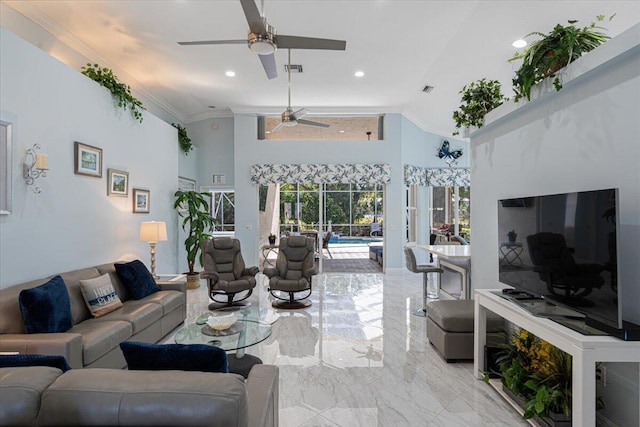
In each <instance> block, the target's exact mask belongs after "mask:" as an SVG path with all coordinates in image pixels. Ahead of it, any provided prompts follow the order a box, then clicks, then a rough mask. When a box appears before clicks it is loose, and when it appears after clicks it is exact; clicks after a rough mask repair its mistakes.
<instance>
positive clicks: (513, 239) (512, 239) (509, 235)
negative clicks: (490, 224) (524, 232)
mask: <svg viewBox="0 0 640 427" xmlns="http://www.w3.org/2000/svg"><path fill="white" fill-rule="evenodd" d="M517 238H518V235H517V234H516V230H511V231H510V232H508V233H507V239H509V243H515V242H516V239H517Z"/></svg>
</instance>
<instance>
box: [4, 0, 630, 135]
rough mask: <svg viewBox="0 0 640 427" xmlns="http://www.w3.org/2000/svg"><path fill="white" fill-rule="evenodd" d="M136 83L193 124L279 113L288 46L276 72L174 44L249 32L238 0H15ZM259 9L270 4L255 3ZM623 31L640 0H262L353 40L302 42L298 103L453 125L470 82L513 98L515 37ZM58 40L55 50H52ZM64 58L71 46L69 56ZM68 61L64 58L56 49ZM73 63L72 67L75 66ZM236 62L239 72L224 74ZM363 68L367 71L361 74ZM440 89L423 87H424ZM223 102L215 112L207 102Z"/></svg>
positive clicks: (279, 14)
mask: <svg viewBox="0 0 640 427" xmlns="http://www.w3.org/2000/svg"><path fill="white" fill-rule="evenodd" d="M5 4H7V5H9V6H10V7H12V8H13V9H15V10H16V11H18V12H19V13H21V14H23V15H25V16H27V17H28V18H29V19H31V20H33V21H34V22H36V23H38V24H39V25H41V26H43V27H44V28H45V29H46V30H47V31H49V32H50V33H52V34H54V36H56V37H57V38H58V39H60V40H61V41H62V42H63V43H65V44H67V45H70V46H72V47H74V48H75V49H77V50H79V51H81V52H82V54H83V55H84V56H85V57H87V58H89V59H90V60H91V61H92V62H99V63H100V64H101V65H103V66H109V67H111V68H113V69H114V70H115V71H116V74H117V75H118V76H119V77H120V79H121V80H123V81H125V82H126V83H128V84H130V85H131V87H132V89H133V90H134V91H135V92H137V93H140V94H142V95H144V96H145V97H147V98H149V99H152V100H154V101H155V102H156V103H157V104H158V105H160V106H162V107H163V108H164V109H165V110H166V111H167V112H169V113H170V114H172V115H173V116H175V117H176V118H177V119H179V120H181V121H183V122H185V123H188V122H192V121H195V120H199V119H202V118H206V117H209V116H214V115H215V114H216V112H218V114H219V112H220V111H223V112H224V111H227V112H228V111H229V109H231V110H232V111H233V112H236V113H280V112H282V111H283V110H284V107H285V106H286V105H287V76H286V73H285V72H284V64H285V63H286V57H287V51H286V50H279V51H277V52H276V61H277V63H278V77H277V78H276V79H273V80H268V79H267V77H266V76H265V74H264V71H263V69H262V67H261V65H260V61H259V59H258V57H257V56H256V55H255V54H253V53H252V52H251V51H250V50H249V49H248V48H247V47H245V46H243V45H215V46H179V45H178V44H176V42H177V41H191V40H212V39H242V38H246V35H247V22H246V19H245V17H244V14H243V11H242V8H241V6H240V2H239V1H238V0H214V1H204V0H199V1H196V0H146V1H140V0H138V1H97V0H92V1H86V0H85V1H80V0H74V1H57V0H47V1H33V0H32V1H29V2H24V1H6V2H5ZM258 8H261V5H260V2H258ZM614 13H617V15H616V17H615V18H614V19H613V20H612V21H610V22H608V21H607V22H605V23H604V24H603V26H605V27H606V28H608V30H609V31H608V34H609V35H611V36H616V35H617V34H619V33H621V32H622V31H624V30H626V29H627V28H629V27H631V26H632V25H634V24H636V23H638V22H639V20H640V2H638V1H552V0H548V1H547V0H540V1H420V0H412V1H405V0H297V1H285V0H264V14H265V15H266V17H267V20H268V22H269V24H271V25H273V26H274V27H275V28H276V29H277V31H278V33H280V34H287V35H297V36H308V37H320V38H331V39H342V40H346V42H347V48H346V51H322V50H293V51H292V63H294V64H302V65H303V67H304V73H303V74H293V75H292V100H291V102H292V105H293V107H294V109H296V107H303V106H304V107H307V108H308V109H309V110H310V111H311V112H312V113H334V114H335V113H385V112H400V113H403V114H405V115H406V116H407V117H409V118H410V119H411V120H413V121H414V122H415V123H417V124H418V125H420V126H421V127H422V128H424V129H426V130H429V131H432V132H439V133H444V134H449V133H450V132H452V131H453V129H454V122H453V120H452V118H451V115H452V112H453V110H455V109H456V108H457V105H458V103H459V95H458V91H459V90H460V89H461V88H462V86H463V85H465V84H467V83H469V82H471V81H473V80H477V79H480V78H483V77H487V78H489V79H497V80H499V81H500V82H501V83H502V85H503V88H504V92H505V93H506V94H507V95H508V96H511V95H512V91H511V75H512V73H513V69H514V65H512V64H510V63H507V60H508V59H509V58H510V57H511V56H512V55H513V53H514V51H515V50H516V49H514V48H513V47H512V46H511V43H512V42H513V41H514V40H516V39H518V38H521V37H523V36H524V35H526V34H527V33H529V32H531V31H541V32H548V31H550V30H551V29H552V27H553V26H554V25H555V24H556V23H566V21H567V20H568V19H577V20H579V21H580V22H579V24H582V25H587V24H588V23H589V22H591V21H592V20H593V18H594V17H595V16H596V15H598V14H603V15H606V16H607V17H608V16H609V15H612V14H614ZM53 50H54V48H53V47H52V48H51V49H49V51H50V52H51V53H52V54H54V56H55V52H53ZM61 56H63V55H61ZM59 59H61V60H63V61H65V58H63V57H61V58H59ZM70 65H71V64H70ZM227 70H233V71H235V72H236V77H234V78H229V77H226V76H225V71H227ZM356 70H362V71H364V72H365V73H366V74H365V76H364V77H363V78H356V77H354V72H355V71H356ZM427 84H428V85H431V86H434V87H435V89H434V90H433V91H432V92H431V93H429V94H426V93H423V92H422V88H423V87H424V86H425V85H427ZM209 105H215V106H216V109H215V110H212V109H210V108H209V107H208V106H209Z"/></svg>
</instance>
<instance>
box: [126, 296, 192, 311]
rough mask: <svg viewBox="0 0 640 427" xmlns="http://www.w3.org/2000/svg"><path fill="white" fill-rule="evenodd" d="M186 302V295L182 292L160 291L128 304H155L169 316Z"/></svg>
mask: <svg viewBox="0 0 640 427" xmlns="http://www.w3.org/2000/svg"><path fill="white" fill-rule="evenodd" d="M183 301H184V295H183V293H182V292H180V291H160V292H154V293H152V294H151V295H148V296H146V297H144V298H143V299H141V300H138V301H135V300H131V301H127V304H131V305H137V304H147V303H155V304H159V305H160V306H162V314H163V315H165V316H166V315H167V314H169V313H171V312H172V311H173V310H175V309H176V308H179V307H181V306H182V304H183Z"/></svg>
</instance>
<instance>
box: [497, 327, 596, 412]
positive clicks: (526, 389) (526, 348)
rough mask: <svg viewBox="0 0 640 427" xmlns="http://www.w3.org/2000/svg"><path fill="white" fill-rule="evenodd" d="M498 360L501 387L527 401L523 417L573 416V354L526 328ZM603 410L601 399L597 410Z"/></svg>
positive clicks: (517, 334)
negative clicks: (558, 414)
mask: <svg viewBox="0 0 640 427" xmlns="http://www.w3.org/2000/svg"><path fill="white" fill-rule="evenodd" d="M497 361H498V364H499V366H500V372H498V373H497V374H498V375H499V376H500V379H501V381H502V384H503V385H504V386H505V387H507V388H508V389H509V390H510V391H511V392H512V393H514V394H515V395H516V396H519V397H521V398H522V399H523V400H524V409H525V412H524V415H523V417H524V418H526V419H528V418H532V417H534V416H536V417H540V418H543V417H549V416H550V415H551V414H553V413H562V414H564V415H566V416H569V415H570V412H571V398H572V393H571V373H572V371H571V369H572V365H571V363H572V360H571V355H569V354H568V353H565V352H564V351H562V350H560V349H559V348H557V347H555V346H553V345H551V344H549V343H548V342H546V341H544V340H542V339H540V338H538V337H536V336H535V335H533V334H530V333H529V332H528V331H526V330H524V329H516V330H515V331H514V333H513V334H512V338H511V344H508V345H505V346H504V350H503V352H502V353H501V355H500V356H499V357H498V359H497ZM488 380H489V375H488V373H485V381H487V382H488ZM602 407H604V404H603V402H602V399H601V398H598V399H597V400H596V408H602Z"/></svg>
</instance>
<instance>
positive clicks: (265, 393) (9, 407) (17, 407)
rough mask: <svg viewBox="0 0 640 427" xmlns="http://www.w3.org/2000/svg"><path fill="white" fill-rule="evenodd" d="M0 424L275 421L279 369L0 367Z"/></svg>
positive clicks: (246, 426)
mask: <svg viewBox="0 0 640 427" xmlns="http://www.w3.org/2000/svg"><path fill="white" fill-rule="evenodd" d="M0 425H12V426H13V425H15V426H30V425H39V426H47V425H64V426H80V425H82V426H96V425H99V426H104V425H110V426H115V425H152V426H177V425H179V426H220V427H232V426H240V427H277V426H278V367H276V366H273V365H256V366H254V367H253V368H252V370H251V372H250V373H249V377H248V378H247V380H246V382H245V380H244V378H243V377H242V376H240V375H236V374H220V373H210V372H187V371H127V370H121V369H71V370H69V371H67V372H65V373H62V371H61V370H60V369H56V368H50V367H43V366H34V367H26V368H25V367H22V368H0Z"/></svg>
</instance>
